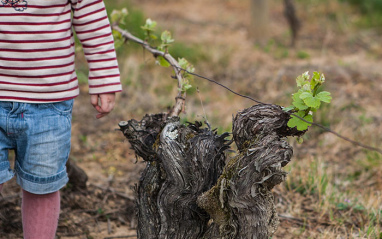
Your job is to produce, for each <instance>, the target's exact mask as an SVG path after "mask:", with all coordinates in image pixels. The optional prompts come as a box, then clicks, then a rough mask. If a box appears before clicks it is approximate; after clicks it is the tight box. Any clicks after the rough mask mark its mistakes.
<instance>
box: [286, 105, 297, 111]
mask: <svg viewBox="0 0 382 239" xmlns="http://www.w3.org/2000/svg"><path fill="white" fill-rule="evenodd" d="M295 108H296V107H295V106H293V105H291V106H288V107H283V111H285V112H288V111H291V110H293V109H295Z"/></svg>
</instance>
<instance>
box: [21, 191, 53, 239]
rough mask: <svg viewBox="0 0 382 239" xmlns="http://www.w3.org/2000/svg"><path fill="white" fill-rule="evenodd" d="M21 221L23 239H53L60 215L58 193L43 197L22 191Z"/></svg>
mask: <svg viewBox="0 0 382 239" xmlns="http://www.w3.org/2000/svg"><path fill="white" fill-rule="evenodd" d="M21 208H22V219H23V231H24V238H25V239H54V237H55V234H56V230H57V225H58V218H59V215H60V192H59V191H57V192H54V193H49V194H44V195H38V194H32V193H29V192H27V191H25V190H23V201H22V207H21Z"/></svg>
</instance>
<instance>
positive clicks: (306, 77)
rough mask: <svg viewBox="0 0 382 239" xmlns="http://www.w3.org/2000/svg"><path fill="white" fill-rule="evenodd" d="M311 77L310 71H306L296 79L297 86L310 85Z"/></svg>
mask: <svg viewBox="0 0 382 239" xmlns="http://www.w3.org/2000/svg"><path fill="white" fill-rule="evenodd" d="M309 77H310V76H309V71H306V72H304V73H303V74H301V75H299V76H298V77H297V79H296V82H297V86H298V87H302V86H303V85H305V84H307V83H309Z"/></svg>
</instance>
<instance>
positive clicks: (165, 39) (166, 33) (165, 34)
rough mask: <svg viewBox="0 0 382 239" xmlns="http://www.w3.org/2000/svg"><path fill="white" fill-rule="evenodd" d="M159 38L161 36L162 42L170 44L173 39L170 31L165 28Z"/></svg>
mask: <svg viewBox="0 0 382 239" xmlns="http://www.w3.org/2000/svg"><path fill="white" fill-rule="evenodd" d="M160 38H161V40H162V42H163V44H170V43H173V42H174V39H172V36H171V32H169V31H167V30H166V31H164V32H162V34H161V37H160Z"/></svg>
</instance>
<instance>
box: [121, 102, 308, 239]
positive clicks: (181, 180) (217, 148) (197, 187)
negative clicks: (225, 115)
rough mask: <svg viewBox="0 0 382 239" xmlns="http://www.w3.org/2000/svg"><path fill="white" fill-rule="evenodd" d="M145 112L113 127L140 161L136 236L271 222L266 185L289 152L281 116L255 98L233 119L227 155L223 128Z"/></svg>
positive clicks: (253, 230)
mask: <svg viewBox="0 0 382 239" xmlns="http://www.w3.org/2000/svg"><path fill="white" fill-rule="evenodd" d="M166 116H167V115H166V114H159V115H146V116H145V117H144V118H143V119H142V120H141V121H135V120H130V121H128V122H121V123H120V127H121V130H122V132H123V133H124V135H125V136H126V137H127V138H128V139H129V142H130V143H131V145H132V147H133V148H134V149H135V151H136V153H137V155H138V156H140V157H142V158H143V159H144V160H145V161H147V167H146V169H145V171H144V172H143V174H142V178H141V180H140V182H139V186H138V199H137V207H138V211H139V212H138V238H190V239H195V238H269V237H270V236H272V235H273V233H274V232H275V231H276V228H277V225H278V218H277V213H276V210H275V206H274V202H273V196H272V192H271V190H272V188H273V187H274V186H275V185H277V184H279V183H281V182H282V181H284V180H285V177H286V173H285V172H284V171H282V169H281V168H282V167H284V166H285V165H286V164H287V163H288V162H289V161H290V159H291V157H292V154H293V151H292V147H291V146H289V144H288V143H287V142H286V141H285V140H284V138H285V137H286V136H291V135H292V136H295V135H300V134H302V133H301V132H298V131H296V130H294V129H290V128H288V127H287V125H286V123H287V121H288V119H289V115H288V114H286V113H285V112H283V111H282V110H281V108H280V107H279V106H275V105H256V106H252V107H250V108H248V109H246V110H243V111H241V112H239V113H238V114H237V115H236V117H235V118H234V120H233V138H234V141H235V143H236V145H237V147H238V149H239V152H238V154H237V155H236V156H235V157H233V158H231V159H230V160H228V162H227V164H225V162H226V157H225V152H226V151H227V150H228V149H229V145H230V143H231V142H229V141H227V139H226V138H227V136H228V134H227V133H225V134H223V135H218V134H216V132H215V131H213V130H210V128H209V127H204V128H202V127H201V126H202V125H201V123H198V122H196V123H194V124H191V123H190V124H188V126H185V125H182V124H180V123H179V118H178V117H171V118H167V117H166Z"/></svg>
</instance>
